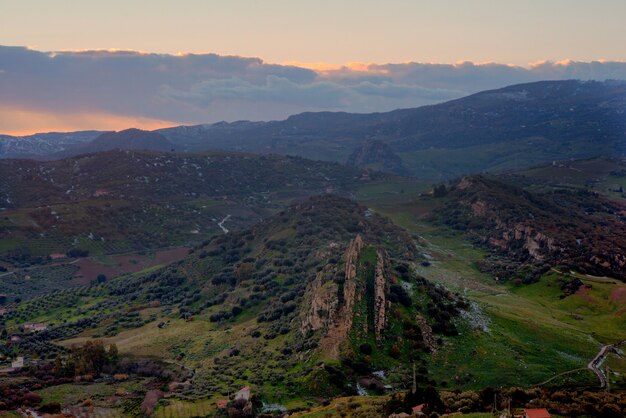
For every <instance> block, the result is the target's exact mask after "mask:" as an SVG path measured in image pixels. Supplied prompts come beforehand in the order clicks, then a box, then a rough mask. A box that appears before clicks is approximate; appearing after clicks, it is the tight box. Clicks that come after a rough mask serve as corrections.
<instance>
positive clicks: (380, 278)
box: [374, 251, 388, 343]
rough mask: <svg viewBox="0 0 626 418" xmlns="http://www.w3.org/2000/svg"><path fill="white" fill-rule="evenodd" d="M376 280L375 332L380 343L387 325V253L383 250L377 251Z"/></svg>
mask: <svg viewBox="0 0 626 418" xmlns="http://www.w3.org/2000/svg"><path fill="white" fill-rule="evenodd" d="M377 256H378V260H377V261H376V270H375V279H374V280H375V281H374V334H375V336H376V342H378V343H380V342H381V341H382V337H383V331H384V330H385V326H386V325H387V305H388V302H387V298H386V296H385V295H386V293H387V292H386V290H387V280H386V279H385V265H386V255H385V254H384V253H383V252H382V251H378V253H377Z"/></svg>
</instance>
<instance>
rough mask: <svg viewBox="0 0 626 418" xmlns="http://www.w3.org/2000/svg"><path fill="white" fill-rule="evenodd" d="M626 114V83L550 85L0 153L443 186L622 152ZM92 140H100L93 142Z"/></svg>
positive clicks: (69, 137) (68, 138)
mask: <svg viewBox="0 0 626 418" xmlns="http://www.w3.org/2000/svg"><path fill="white" fill-rule="evenodd" d="M625 112H626V82H622V81H604V82H596V81H584V82H583V81H576V80H566V81H544V82H535V83H527V84H520V85H515V86H510V87H505V88H502V89H498V90H490V91H485V92H480V93H477V94H474V95H471V96H468V97H464V98H461V99H457V100H452V101H449V102H446V103H442V104H438V105H433V106H424V107H420V108H414V109H401V110H396V111H392V112H387V113H373V114H350V113H343V112H318V113H302V114H298V115H294V116H291V117H289V118H287V119H286V120H283V121H271V122H250V121H239V122H232V123H226V122H220V123H215V124H212V125H196V126H178V127H172V128H165V129H160V130H158V131H155V132H157V133H158V134H160V135H162V136H163V137H164V138H165V140H164V139H163V138H161V137H154V138H152V140H150V141H148V140H146V138H147V136H146V134H144V133H141V132H140V131H137V130H132V131H129V130H127V131H123V132H122V133H120V134H118V135H114V136H110V135H111V134H109V133H101V135H100V136H98V133H97V132H88V133H76V134H66V135H65V140H64V141H63V142H61V141H57V140H55V138H56V137H55V136H52V137H49V138H48V137H45V136H41V135H38V136H35V137H25V138H23V139H21V138H16V137H4V140H2V141H0V156H2V157H5V158H6V157H15V156H21V157H31V158H55V157H56V158H58V157H60V156H69V155H76V154H80V153H84V152H89V151H90V150H92V151H95V150H101V149H110V148H115V147H124V148H136V147H138V146H140V147H148V148H150V149H157V150H165V149H167V148H168V147H171V148H170V149H175V150H176V151H177V152H196V151H204V150H231V151H246V152H255V153H272V154H283V155H297V156H301V157H305V158H310V159H318V160H326V161H335V162H340V163H345V162H350V163H351V164H358V165H360V166H363V167H370V168H377V169H383V170H386V171H389V172H392V173H395V174H410V175H414V176H418V177H422V178H429V179H445V178H451V177H456V176H459V175H463V174H468V173H473V172H482V171H503V170H515V169H522V168H527V167H531V166H535V165H539V164H541V163H545V162H551V161H553V160H559V159H565V158H587V157H592V156H599V155H607V156H618V155H624V153H625V152H626V148H625V147H624V143H625V141H626V113H625ZM90 135H92V136H93V137H92V138H91V139H92V141H93V142H94V143H92V144H90V145H85V144H84V143H85V142H87V141H89V139H86V138H88V137H89V136H90ZM96 137H97V138H96ZM140 137H141V138H143V139H139V138H140ZM34 138H39V139H38V140H37V141H35V140H34ZM157 138H158V139H157ZM166 141H167V142H166ZM72 142H76V143H79V142H80V143H79V144H74V145H72ZM105 143H106V144H107V145H104V144H105ZM170 144H171V145H170ZM383 146H384V152H381V150H382V149H383V148H381V147H383ZM357 156H358V157H357Z"/></svg>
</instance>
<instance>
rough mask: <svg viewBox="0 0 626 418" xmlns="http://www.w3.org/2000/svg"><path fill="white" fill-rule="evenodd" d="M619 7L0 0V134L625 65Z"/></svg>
mask: <svg viewBox="0 0 626 418" xmlns="http://www.w3.org/2000/svg"><path fill="white" fill-rule="evenodd" d="M624 16H626V1H623V0H596V1H594V2H589V1H587V0H526V1H517V0H515V1H513V0H437V1H425V0H386V1H371V0H358V1H353V0H343V1H342V0H334V1H327V0H317V1H299V0H257V1H253V0H228V1H219V0H206V1H201V0H176V1H165V0H149V1H146V0H124V1H118V0H107V1H97V0H73V1H72V0H55V1H49V0H40V1H37V0H18V1H15V0H0V45H2V47H0V133H9V134H26V133H32V132H38V131H48V130H77V129H89V128H95V129H122V128H124V127H128V126H131V125H132V126H139V127H143V128H155V127H160V126H167V125H174V124H181V123H184V124H194V123H210V122H216V121H220V120H238V119H255V120H267V119H280V118H284V117H287V116H288V115H290V114H293V113H297V112H302V111H308V110H312V111H315V110H342V111H353V112H371V111H386V110H391V109H394V108H399V107H413V106H420V105H424V104H433V103H438V102H441V101H444V100H449V99H453V98H457V97H461V96H464V95H467V94H470V93H473V92H476V91H479V90H481V89H488V88H498V87H503V86H505V85H508V84H515V83H519V82H528V81H535V80H540V79H559V78H582V79H605V78H626V69H625V65H626V64H624V61H626V48H624V44H626V25H624V24H623V18H624ZM120 51H125V52H120Z"/></svg>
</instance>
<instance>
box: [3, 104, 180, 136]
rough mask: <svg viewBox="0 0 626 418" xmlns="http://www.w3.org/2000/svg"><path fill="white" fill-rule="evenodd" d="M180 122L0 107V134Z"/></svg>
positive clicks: (155, 126)
mask: <svg viewBox="0 0 626 418" xmlns="http://www.w3.org/2000/svg"><path fill="white" fill-rule="evenodd" d="M178 124H179V123H177V122H174V121H167V120H158V119H150V118H144V117H135V116H120V115H114V114H109V113H105V112H100V111H95V112H90V111H86V112H78V113H77V112H74V113H61V112H53V111H42V110H34V109H23V108H14V107H9V106H0V134H7V135H18V136H19V135H31V134H34V133H38V132H54V131H57V132H69V131H81V130H92V129H93V130H103V131H118V130H121V129H126V128H131V127H133V128H141V129H149V130H152V129H159V128H165V127H168V126H174V125H178Z"/></svg>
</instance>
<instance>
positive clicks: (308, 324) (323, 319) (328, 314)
mask: <svg viewBox="0 0 626 418" xmlns="http://www.w3.org/2000/svg"><path fill="white" fill-rule="evenodd" d="M328 273H329V272H328V271H327V270H326V269H325V270H322V271H320V272H318V273H317V275H316V276H315V280H313V281H312V282H311V284H309V286H308V289H307V294H309V295H310V296H311V301H310V304H309V308H308V310H307V311H306V313H305V315H304V318H303V320H302V325H301V326H300V332H302V334H306V333H308V332H309V331H317V330H320V329H327V328H328V327H329V325H330V324H332V323H333V320H334V319H335V318H336V316H337V307H338V304H339V303H338V302H339V301H338V297H337V285H336V284H335V283H332V282H328V283H324V278H325V277H326V275H327V274H328Z"/></svg>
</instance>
